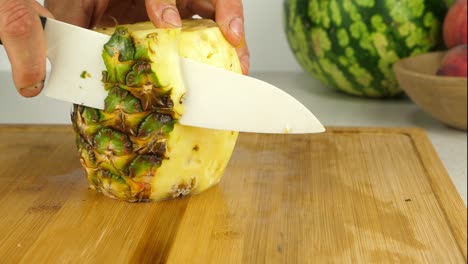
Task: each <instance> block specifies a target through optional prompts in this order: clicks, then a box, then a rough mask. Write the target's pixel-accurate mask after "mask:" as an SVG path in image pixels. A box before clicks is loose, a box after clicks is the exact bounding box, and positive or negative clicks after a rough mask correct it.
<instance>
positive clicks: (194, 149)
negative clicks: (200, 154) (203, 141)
mask: <svg viewBox="0 0 468 264" xmlns="http://www.w3.org/2000/svg"><path fill="white" fill-rule="evenodd" d="M192 150H193V151H199V150H200V146H198V145H195V146H193V149H192Z"/></svg>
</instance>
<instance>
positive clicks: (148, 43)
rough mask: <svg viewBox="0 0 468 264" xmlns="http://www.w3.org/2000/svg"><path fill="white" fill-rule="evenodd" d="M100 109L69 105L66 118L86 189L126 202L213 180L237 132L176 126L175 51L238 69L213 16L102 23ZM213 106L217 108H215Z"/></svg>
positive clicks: (179, 97)
mask: <svg viewBox="0 0 468 264" xmlns="http://www.w3.org/2000/svg"><path fill="white" fill-rule="evenodd" d="M97 31H100V32H103V33H106V34H109V35H111V39H110V40H109V42H108V43H107V44H106V45H105V46H104V48H103V55H102V57H103V60H104V63H105V65H106V68H107V71H105V72H103V89H104V88H105V89H106V90H107V91H108V92H109V94H108V96H107V98H106V100H105V109H104V110H102V111H101V110H98V109H94V108H89V107H84V106H80V105H75V106H74V109H73V112H72V122H73V127H74V131H75V135H76V144H77V148H78V153H79V156H80V161H81V164H82V166H83V167H84V169H85V172H86V174H87V178H88V182H89V184H90V188H92V189H95V190H97V191H98V192H102V193H103V194H104V195H106V196H109V197H112V198H115V199H121V200H125V201H129V202H141V201H160V200H165V199H171V198H176V197H180V196H185V195H188V194H196V193H200V192H202V191H204V190H206V189H208V188H210V187H212V186H213V185H216V184H217V183H218V182H219V181H220V179H221V177H222V175H223V172H224V170H225V168H226V166H227V164H228V162H229V159H230V158H231V155H232V152H233V150H234V147H235V144H236V140H237V137H238V133H237V132H233V131H218V130H211V129H202V128H196V127H188V126H183V125H180V124H179V123H178V122H177V120H178V119H180V117H181V116H182V115H183V113H184V105H183V100H184V94H185V87H184V83H183V78H182V76H181V72H180V68H179V59H178V56H179V55H180V56H183V57H187V58H190V59H194V60H198V61H200V62H204V63H208V64H211V65H213V66H217V67H223V68H225V69H228V70H231V71H235V72H238V73H241V67H240V62H239V60H238V57H237V54H236V51H235V49H234V48H233V47H232V46H231V45H230V44H229V43H228V42H227V41H226V40H225V39H224V37H223V35H222V33H221V31H220V30H219V28H218V27H217V25H216V23H215V22H213V21H211V20H185V21H184V22H183V27H182V29H155V28H154V27H153V25H152V24H151V22H143V23H137V24H131V25H121V26H117V27H116V28H103V29H97ZM213 111H216V109H213Z"/></svg>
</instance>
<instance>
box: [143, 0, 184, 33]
mask: <svg viewBox="0 0 468 264" xmlns="http://www.w3.org/2000/svg"><path fill="white" fill-rule="evenodd" d="M146 10H147V12H148V16H149V18H150V19H151V21H152V22H153V24H154V25H155V26H156V27H158V28H173V27H181V26H182V21H181V18H180V14H179V11H178V10H177V6H176V2H175V0H146Z"/></svg>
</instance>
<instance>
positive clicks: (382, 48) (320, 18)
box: [284, 0, 447, 98]
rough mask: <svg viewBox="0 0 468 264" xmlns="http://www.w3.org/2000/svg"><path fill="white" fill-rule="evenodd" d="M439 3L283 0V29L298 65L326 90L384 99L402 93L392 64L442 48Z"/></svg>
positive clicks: (436, 0)
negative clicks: (332, 89) (327, 87)
mask: <svg viewBox="0 0 468 264" xmlns="http://www.w3.org/2000/svg"><path fill="white" fill-rule="evenodd" d="M446 12H447V7H446V5H445V3H444V2H443V1H440V0H398V1H397V0H355V1H351V0H285V2H284V24H285V31H286V34H287V39H288V43H289V46H290V48H291V50H292V52H293V53H294V54H295V56H296V59H297V60H298V62H299V63H300V64H301V66H302V67H303V68H304V69H306V70H307V71H308V72H310V73H312V75H313V76H314V77H315V78H317V79H318V80H320V81H321V82H322V83H324V84H325V85H327V86H329V87H333V88H336V89H338V90H340V91H343V92H346V93H348V94H352V95H357V96H364V97H378V98H387V97H394V96H398V95H400V94H401V93H402V90H401V89H400V88H399V86H398V83H397V81H396V78H395V76H394V73H393V70H392V65H393V63H394V62H396V61H397V60H399V59H400V58H405V57H408V56H414V55H418V54H421V53H425V52H429V51H432V50H438V49H442V48H443V46H442V45H443V44H442V43H443V41H442V34H441V26H442V21H443V18H444V16H445V14H446Z"/></svg>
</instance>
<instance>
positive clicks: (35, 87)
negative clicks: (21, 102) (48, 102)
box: [21, 81, 44, 91]
mask: <svg viewBox="0 0 468 264" xmlns="http://www.w3.org/2000/svg"><path fill="white" fill-rule="evenodd" d="M42 88H44V81H40V82H38V83H36V84H34V85H31V86H26V87H23V88H21V91H34V90H42Z"/></svg>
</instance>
